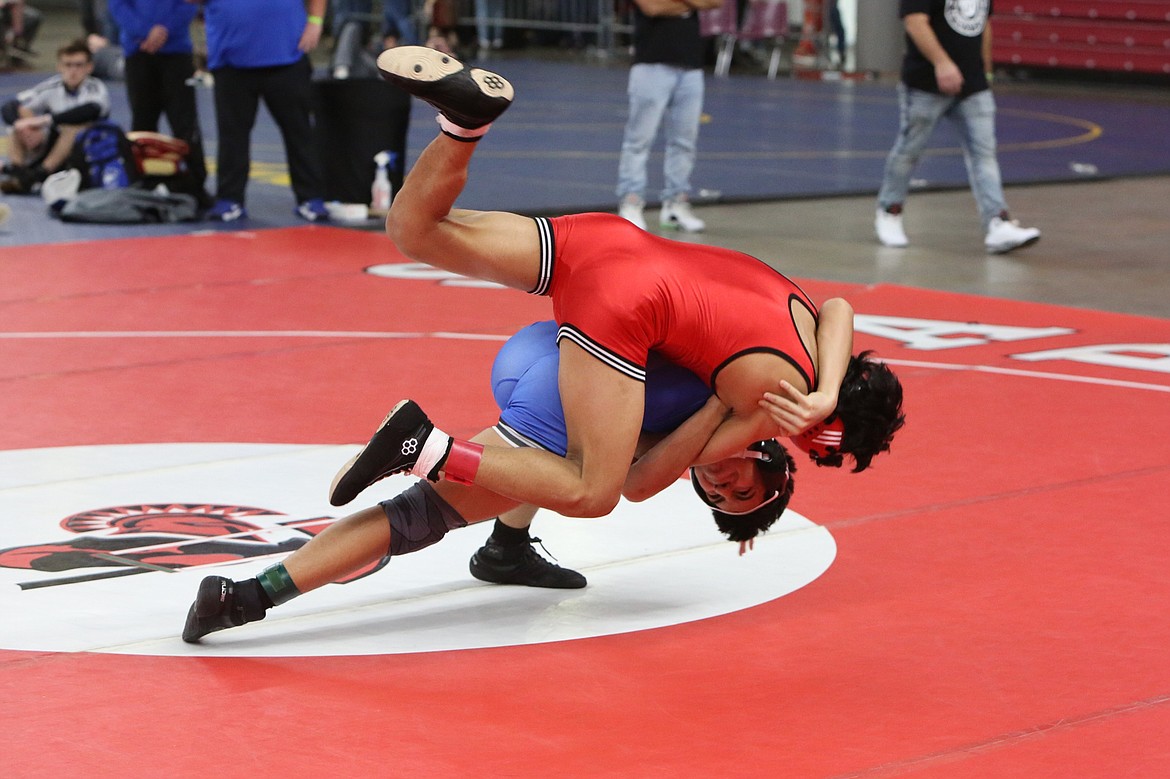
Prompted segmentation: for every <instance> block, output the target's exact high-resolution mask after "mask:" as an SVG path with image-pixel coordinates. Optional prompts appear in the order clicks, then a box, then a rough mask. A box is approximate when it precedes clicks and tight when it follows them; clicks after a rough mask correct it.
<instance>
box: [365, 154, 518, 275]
mask: <svg viewBox="0 0 1170 779" xmlns="http://www.w3.org/2000/svg"><path fill="white" fill-rule="evenodd" d="M475 146H476V144H474V143H464V142H461V141H457V140H455V139H453V138H451V137H449V136H446V135H442V134H440V135H439V136H438V137H436V138H435V139H434V140H433V141H431V143H430V144H429V145H428V146H427V147H426V148H425V149H424V150H423V152H422V154H421V155H420V156H419V158H418V160H417V161H416V162H415V163H414V166H413V167H412V168H411V171H410V174H409V175H408V176H407V177H406V181H405V182H404V183H403V185H402V189H401V190H399V192H398V194H397V195H396V196H395V198H394V202H393V203H392V204H391V206H390V212H389V213H388V214H387V215H386V234H387V235H388V236H389V237H390V239H391V240H392V241H393V242H394V244H395V246H397V247H398V250H399V251H401V252H402V253H403V254H405V255H406V256H407V257H410V258H411V259H413V260H418V261H419V262H425V263H427V264H428V265H433V266H435V267H436V268H443V269H444V270H449V271H451V272H452V273H458V274H460V275H463V276H469V277H472V278H479V279H485V280H487V281H493V282H496V283H497V284H503V285H504V286H508V287H513V288H515V289H519V290H522V291H524V292H528V291H531V290H532V289H534V288H535V287H536V284H537V280H538V277H539V272H540V239H539V236H538V235H537V231H536V222H534V221H533V220H532V219H531V218H529V217H526V216H520V215H519V214H511V213H507V212H504V211H468V210H464V209H455V208H454V205H455V199H456V198H457V197H458V196H459V193H460V192H462V191H463V186H464V184H466V182H467V166H468V163H469V162H470V161H471V155H472V152H474V150H475Z"/></svg>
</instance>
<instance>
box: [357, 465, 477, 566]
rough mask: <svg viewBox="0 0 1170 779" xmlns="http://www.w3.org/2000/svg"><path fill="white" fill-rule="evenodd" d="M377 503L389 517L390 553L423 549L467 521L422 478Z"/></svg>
mask: <svg viewBox="0 0 1170 779" xmlns="http://www.w3.org/2000/svg"><path fill="white" fill-rule="evenodd" d="M378 505H380V506H381V507H382V511H384V512H385V513H386V518H387V519H388V520H389V521H390V556H392V557H393V556H394V555H403V554H409V553H411V552H417V551H418V550H419V549H425V548H426V547H428V546H430V545H431V544H434V543H436V542H438V541H439V540H440V539H442V538H443V536H445V535H447V531H448V530H454V529H455V528H460V527H466V525H467V520H465V519H464V518H463V517H462V516H460V514H459V512H457V511H456V510H455V509H453V508H451V504H450V503H448V502H447V501H445V500H443V499H442V498H441V497H440V496H439V493H437V492H435V488H434V487H432V486H431V485H430V484H428V483H427V482H425V481H419V482H416V483H415V484H413V485H412V486H411V487H409V488H408V489H406V490H405V491H403V492H401V493H399V494H398V495H395V496H394V497H393V498H391V499H390V500H385V501H382V502H381V503H380V504H378Z"/></svg>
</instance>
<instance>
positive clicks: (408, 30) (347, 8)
mask: <svg viewBox="0 0 1170 779" xmlns="http://www.w3.org/2000/svg"><path fill="white" fill-rule="evenodd" d="M329 8H330V13H331V15H332V17H333V19H332V24H331V32H332V33H333V37H334V38H337V37H339V36H340V35H341V28H342V27H344V26H345V24H346V23H347V22H349V21H360V22H363V23H364V22H366V21H367V19H364V18H358V19H356V20H354V19H352V18H351V17H352V16H353V15H355V14H357V15H359V17H361V16H364V17H369V16H373V15H374V3H373V0H330V4H329ZM415 37H416V36H415V31H414V20H413V19H412V18H411V9H410V0H382V48H383V49H392V48H394V47H395V46H408V45H412V44H413V43H414V42H415ZM362 38H363V39H364V38H365V36H364V35H363V36H362Z"/></svg>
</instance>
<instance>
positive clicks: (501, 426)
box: [492, 420, 552, 452]
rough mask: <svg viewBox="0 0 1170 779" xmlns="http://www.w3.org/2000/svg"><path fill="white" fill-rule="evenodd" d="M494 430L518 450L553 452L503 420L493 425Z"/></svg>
mask: <svg viewBox="0 0 1170 779" xmlns="http://www.w3.org/2000/svg"><path fill="white" fill-rule="evenodd" d="M492 430H494V431H496V435H498V436H499V437H500V438H502V439H504V440H505V441H507V442H508V443H509V444H511V445H512V446H515V447H518V448H522V447H527V448H529V449H543V450H544V451H546V452H548V451H552V450H550V449H549V448H548V447H547V446H545V445H544V444H542V443H540V442H539V441H537V440H536V439H534V438H529V437H528V436H526V435H524V434H523V433H521V432H520V431H519V430H517V429H516V428H514V427H512V426H511V425H509V424H508V423H507V422H504V421H503V420H500V421H498V422H496V424H494V425H492Z"/></svg>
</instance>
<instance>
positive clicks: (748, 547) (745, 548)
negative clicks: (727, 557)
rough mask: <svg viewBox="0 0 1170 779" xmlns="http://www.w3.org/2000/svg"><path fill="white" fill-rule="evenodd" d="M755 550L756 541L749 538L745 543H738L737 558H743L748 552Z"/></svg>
mask: <svg viewBox="0 0 1170 779" xmlns="http://www.w3.org/2000/svg"><path fill="white" fill-rule="evenodd" d="M755 548H756V539H754V538H749V539H748V540H747V541H740V542H739V556H740V557H743V556H744V555H745V554H747V553H748V552H750V551H752V550H753V549H755Z"/></svg>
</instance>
